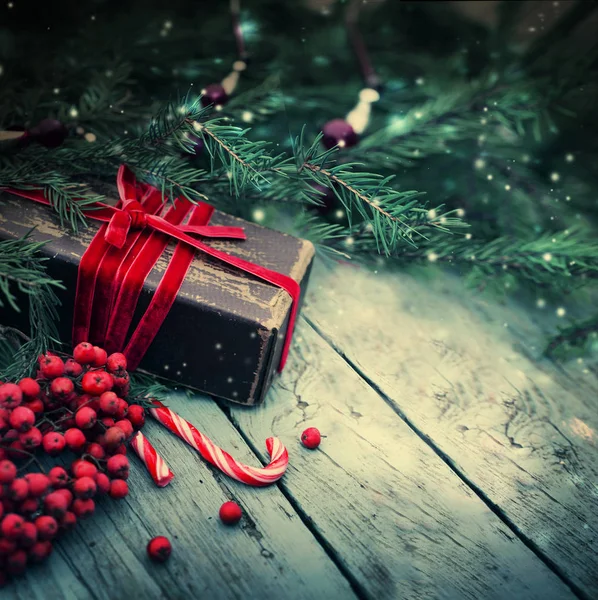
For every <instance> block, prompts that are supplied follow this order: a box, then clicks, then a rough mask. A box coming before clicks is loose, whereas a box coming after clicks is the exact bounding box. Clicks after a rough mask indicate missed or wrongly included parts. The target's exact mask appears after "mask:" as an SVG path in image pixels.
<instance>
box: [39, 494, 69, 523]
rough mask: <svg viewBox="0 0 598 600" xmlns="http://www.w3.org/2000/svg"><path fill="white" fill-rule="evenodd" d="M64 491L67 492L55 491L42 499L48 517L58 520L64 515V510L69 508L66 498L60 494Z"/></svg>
mask: <svg viewBox="0 0 598 600" xmlns="http://www.w3.org/2000/svg"><path fill="white" fill-rule="evenodd" d="M64 491H68V490H64V489H61V490H56V491H55V492H51V493H49V494H48V495H47V496H46V497H45V498H44V508H45V510H46V512H47V513H48V514H49V515H50V516H52V517H56V518H58V519H59V518H60V517H62V516H63V515H64V513H65V512H66V509H67V508H68V507H69V503H68V501H67V498H66V497H65V495H63V494H61V493H60V492H64Z"/></svg>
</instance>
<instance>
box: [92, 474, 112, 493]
mask: <svg viewBox="0 0 598 600" xmlns="http://www.w3.org/2000/svg"><path fill="white" fill-rule="evenodd" d="M95 480H96V487H97V491H98V493H99V494H107V493H108V492H109V491H110V479H108V475H106V473H97V474H96V477H95Z"/></svg>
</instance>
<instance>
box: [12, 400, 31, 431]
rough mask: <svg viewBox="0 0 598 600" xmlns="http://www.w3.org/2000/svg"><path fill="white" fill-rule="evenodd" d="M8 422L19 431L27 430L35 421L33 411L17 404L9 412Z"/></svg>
mask: <svg viewBox="0 0 598 600" xmlns="http://www.w3.org/2000/svg"><path fill="white" fill-rule="evenodd" d="M9 423H10V426H11V427H13V428H14V429H16V430H17V431H19V432H21V433H22V432H25V431H29V430H30V429H31V428H32V427H33V425H34V423H35V413H34V412H33V411H32V410H31V409H30V408H26V407H25V406H17V408H15V409H14V410H13V411H12V413H11V414H10V418H9Z"/></svg>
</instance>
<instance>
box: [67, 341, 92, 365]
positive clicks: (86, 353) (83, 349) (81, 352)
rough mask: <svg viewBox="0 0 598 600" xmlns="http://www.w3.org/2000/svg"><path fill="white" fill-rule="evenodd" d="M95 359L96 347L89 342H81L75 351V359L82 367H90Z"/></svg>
mask: <svg viewBox="0 0 598 600" xmlns="http://www.w3.org/2000/svg"><path fill="white" fill-rule="evenodd" d="M95 357H96V353H95V350H94V347H93V346H92V345H91V344H90V343H89V342H81V343H80V344H77V345H76V346H75V348H74V350H73V358H74V359H75V360H76V361H77V362H78V363H79V364H81V365H90V364H91V363H93V361H94V360H95Z"/></svg>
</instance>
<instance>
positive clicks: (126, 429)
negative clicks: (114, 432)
mask: <svg viewBox="0 0 598 600" xmlns="http://www.w3.org/2000/svg"><path fill="white" fill-rule="evenodd" d="M114 426H115V427H118V428H119V429H120V430H122V431H123V433H124V434H125V439H128V438H130V437H131V436H132V435H133V425H132V423H131V421H129V419H121V420H120V421H117V422H116V423H115V424H114ZM106 433H108V432H106Z"/></svg>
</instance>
